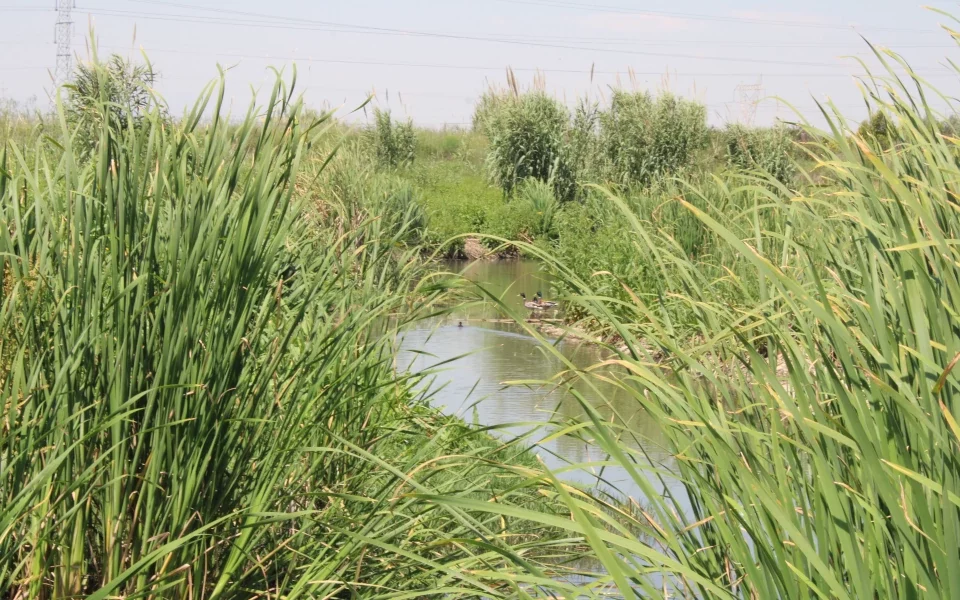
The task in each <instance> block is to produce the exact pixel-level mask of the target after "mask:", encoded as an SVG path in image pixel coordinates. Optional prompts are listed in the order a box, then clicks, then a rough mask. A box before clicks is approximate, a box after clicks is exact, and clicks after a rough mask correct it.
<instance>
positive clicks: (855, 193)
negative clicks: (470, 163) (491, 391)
mask: <svg viewBox="0 0 960 600" xmlns="http://www.w3.org/2000/svg"><path fill="white" fill-rule="evenodd" d="M877 58H878V60H880V61H881V62H882V63H883V64H884V66H885V67H886V69H887V71H886V74H885V76H884V77H883V78H879V77H872V76H871V77H869V78H868V79H867V83H868V86H867V88H866V89H867V101H868V102H869V103H870V104H871V105H872V107H873V109H874V110H875V111H878V112H883V113H885V114H886V115H887V118H888V119H889V120H890V121H891V122H895V123H897V124H898V127H897V130H898V136H899V137H900V140H901V143H898V145H897V146H896V147H895V148H877V146H876V145H875V144H874V143H873V140H869V139H863V138H861V137H859V136H857V135H856V133H855V132H851V131H850V130H849V129H848V128H847V126H846V125H845V123H846V121H845V120H844V119H843V118H842V116H841V115H840V114H839V112H837V111H836V110H834V109H833V108H832V107H830V106H824V107H823V114H824V117H825V118H826V121H827V123H828V128H827V130H826V131H819V130H815V129H814V128H813V127H810V126H807V131H808V132H809V133H810V134H811V135H812V136H813V137H814V139H816V140H817V143H816V144H815V145H814V147H811V152H812V158H813V159H814V160H815V161H816V166H817V168H818V170H819V171H820V172H821V173H826V176H827V177H828V179H829V180H831V182H832V185H833V186H834V187H833V188H832V189H833V191H830V190H824V189H821V188H814V187H811V188H809V189H808V191H807V193H803V192H802V191H795V190H790V189H788V188H786V187H784V186H783V185H780V184H779V183H778V182H777V181H776V179H775V178H774V177H770V178H769V179H768V180H765V181H764V180H757V181H756V182H755V183H754V184H750V183H747V184H745V185H742V186H740V187H739V188H738V189H729V190H728V191H727V192H726V193H724V194H720V195H719V196H714V197H713V198H710V197H709V196H707V195H704V196H703V199H704V202H703V203H702V204H695V203H693V202H690V201H688V200H683V201H682V202H683V204H684V206H685V207H686V209H687V210H689V211H690V212H691V213H692V214H693V215H695V216H696V217H697V218H698V219H699V220H700V221H701V222H702V223H703V224H704V226H706V227H707V228H708V229H709V230H710V231H711V232H712V234H714V235H715V236H717V238H718V239H719V241H720V245H721V246H722V247H723V249H722V251H721V252H719V253H718V254H717V256H719V257H721V258H722V257H727V258H723V260H722V261H721V262H720V263H719V264H720V266H725V265H728V264H729V263H728V262H726V261H728V260H729V259H730V258H736V260H738V261H740V262H741V263H742V264H743V265H744V266H743V268H740V269H737V270H734V269H732V268H728V270H727V272H726V273H723V274H721V275H717V274H716V273H715V271H713V270H712V269H710V268H705V267H704V265H703V264H701V263H700V262H698V261H694V260H691V259H690V258H689V257H688V256H686V255H685V254H684V253H682V252H681V251H679V248H677V247H675V246H672V245H670V244H663V243H662V241H663V238H662V237H661V236H659V235H658V232H657V231H656V230H655V229H653V228H651V227H650V225H649V223H648V222H645V221H642V220H640V219H639V218H637V216H636V214H635V213H634V211H632V210H631V208H630V206H629V205H628V204H627V203H626V202H624V201H622V200H620V199H618V198H616V197H612V196H611V202H612V203H613V204H615V205H616V206H618V207H619V209H620V211H621V214H622V215H623V218H624V219H625V220H626V221H627V222H628V223H629V224H630V231H631V235H632V239H633V242H634V244H635V246H636V248H637V253H636V257H637V260H638V261H644V262H646V263H648V264H650V265H652V267H653V268H655V269H659V270H662V271H663V272H664V273H669V274H670V276H671V278H672V279H674V280H675V285H674V286H673V287H672V288H670V289H671V290H672V291H670V292H669V294H667V293H665V292H666V288H661V293H660V294H659V295H657V296H654V297H653V298H650V297H644V296H640V295H636V294H634V295H631V296H630V299H629V300H623V299H620V298H610V297H608V296H605V295H602V294H598V293H597V292H596V291H595V290H596V280H602V279H604V278H606V277H609V274H604V273H597V274H596V275H595V276H594V277H591V278H587V277H578V276H577V273H575V272H573V271H571V270H570V269H568V268H567V267H566V266H565V265H564V264H563V263H561V262H559V261H556V260H555V259H553V257H551V256H549V255H547V254H545V253H544V254H542V256H543V258H544V259H545V260H547V261H548V262H549V263H550V266H551V267H552V268H553V269H555V270H556V271H558V272H559V273H560V274H561V276H563V277H564V278H565V281H566V284H567V286H569V290H570V291H569V292H568V294H567V298H566V301H567V302H568V303H570V304H577V305H579V306H581V307H582V308H583V309H584V310H585V311H587V312H589V313H590V314H592V315H593V316H594V317H595V318H597V319H598V320H600V321H602V322H604V323H606V324H607V325H608V326H609V327H610V328H611V329H613V330H615V331H616V332H617V334H618V335H619V338H620V339H621V340H622V342H623V347H621V348H618V347H615V346H611V348H610V350H611V351H612V352H613V356H612V357H611V359H610V360H608V361H606V362H605V363H604V364H602V365H598V366H597V367H595V368H594V369H593V370H588V371H587V372H583V371H578V370H576V369H574V367H573V365H569V367H570V370H569V371H568V372H567V373H564V374H563V375H562V376H560V377H561V381H564V380H566V379H569V378H573V377H579V378H582V379H583V380H585V381H586V382H587V383H589V382H590V381H591V379H592V377H593V376H594V375H593V373H601V372H602V373H603V376H604V377H605V378H606V379H608V380H609V379H611V378H613V379H614V380H615V381H617V382H618V383H619V385H620V386H621V387H622V389H623V390H624V392H625V393H627V394H631V395H632V396H633V398H635V400H636V403H637V407H638V409H642V410H644V411H647V412H648V413H649V414H650V415H651V416H652V417H654V418H656V419H657V420H658V422H659V423H660V424H661V425H662V427H663V429H664V432H665V435H666V436H667V439H668V440H669V448H670V450H671V452H672V453H673V454H674V456H675V457H676V465H677V467H676V468H675V469H674V470H668V469H666V468H665V467H662V466H660V465H650V463H649V461H648V460H647V459H646V457H645V456H643V455H642V454H640V453H639V452H636V451H633V450H631V449H630V446H628V445H625V444H623V443H621V439H622V436H624V435H627V432H625V431H622V430H620V429H619V428H618V427H617V426H616V425H614V424H610V423H607V422H605V421H604V420H603V419H602V418H601V417H600V415H599V414H598V412H597V411H596V410H595V409H594V408H593V405H592V404H591V402H588V401H587V398H584V397H583V396H580V398H581V404H582V406H583V410H584V411H585V412H586V414H588V415H589V416H590V418H589V419H587V420H586V421H585V422H583V423H572V424H570V425H569V428H568V429H566V430H564V431H565V432H571V433H572V432H574V431H576V432H578V434H579V435H582V436H587V437H589V438H592V439H593V440H594V441H595V443H596V444H597V445H598V446H599V447H600V448H602V449H603V450H604V451H605V452H606V453H607V455H608V456H609V460H608V461H607V463H608V464H610V465H611V466H617V467H619V468H622V469H625V470H626V472H627V473H629V474H630V476H631V480H632V482H633V484H634V485H635V486H636V487H637V488H638V489H640V490H641V492H642V493H643V495H644V497H645V500H646V502H647V503H649V507H648V508H647V510H646V511H644V512H642V513H640V514H635V513H634V514H629V515H623V517H624V518H625V519H626V522H622V521H617V520H612V519H611V518H610V517H609V515H607V514H604V513H601V512H599V511H597V510H596V509H595V508H594V505H593V504H591V502H590V501H589V500H586V499H584V498H582V497H581V496H579V495H578V494H577V493H576V491H575V490H573V489H571V488H570V487H569V486H566V485H564V484H562V483H561V482H559V481H556V485H555V487H556V490H557V493H558V494H559V495H560V496H561V497H562V498H563V499H564V500H565V501H566V502H567V504H568V506H569V507H570V509H571V512H572V514H573V519H572V521H571V522H567V523H562V524H561V523H556V525H557V526H558V527H565V528H566V529H567V530H568V531H570V532H571V534H576V535H582V536H584V537H585V539H587V540H588V541H589V543H590V546H591V548H592V552H593V554H594V556H596V557H597V559H598V560H599V561H600V562H601V563H602V565H603V569H602V570H598V572H597V573H595V575H594V577H592V578H590V579H589V580H588V581H587V582H586V583H585V584H583V585H582V586H581V587H580V588H579V589H578V590H577V593H576V594H575V595H574V596H573V597H608V595H610V594H614V595H616V596H617V597H623V598H637V597H662V598H667V597H671V598H676V597H684V598H703V597H710V598H798V599H799V598H813V597H818V598H851V599H853V598H921V597H922V598H928V597H930V598H954V597H957V595H958V594H960V570H958V568H960V564H958V562H960V554H958V552H957V540H958V539H960V537H958V533H960V463H958V462H957V460H956V456H957V453H958V451H960V426H958V424H957V423H958V415H960V408H958V400H957V397H958V394H960V379H958V375H957V372H956V370H955V367H956V365H957V363H958V362H960V360H958V357H960V334H958V328H957V326H956V321H957V317H958V315H957V311H956V309H955V307H956V306H957V301H958V298H960V296H958V294H960V266H958V265H960V260H958V259H960V256H958V252H957V244H956V240H957V239H958V235H960V218H958V211H957V202H956V198H957V191H958V190H957V189H956V188H957V181H958V179H957V156H958V155H960V154H958V148H957V142H956V140H955V139H953V138H950V137H945V136H944V135H942V132H941V130H940V125H939V123H940V119H938V117H937V114H936V111H935V110H933V107H932V105H931V103H930V101H929V98H933V97H936V96H937V93H936V91H935V90H932V89H930V88H929V87H928V86H927V85H926V84H925V83H924V82H923V81H921V80H919V79H918V78H916V77H913V76H910V75H908V76H907V77H906V78H902V77H901V76H899V75H898V73H901V72H904V71H906V72H907V73H908V74H909V73H912V71H910V70H909V67H908V66H907V65H906V64H905V63H904V62H902V61H901V60H900V59H899V58H898V57H897V56H896V55H893V54H890V53H885V52H879V51H878V52H877ZM736 195H744V196H745V197H748V198H751V197H752V198H753V200H754V203H753V206H754V208H753V209H751V210H747V211H746V212H744V213H739V212H735V213H734V214H733V215H731V214H730V213H728V212H725V211H724V210H723V208H724V204H723V203H724V202H732V200H733V197H734V196H736ZM764 211H771V212H773V213H775V215H776V217H777V218H775V219H773V221H772V222H773V223H780V224H782V227H780V228H779V229H770V228H767V227H766V226H765V223H764V219H763V216H762V214H763V212H764ZM744 218H746V219H747V222H748V223H749V224H750V225H752V227H746V228H745V227H742V226H741V224H742V221H743V219H744ZM751 229H752V231H751ZM530 251H531V252H535V251H536V250H535V249H534V248H530ZM720 279H722V280H724V281H725V282H726V285H731V286H733V287H734V288H736V289H738V290H739V291H740V293H741V299H742V300H743V301H742V302H736V303H731V302H727V301H725V299H724V298H717V297H715V296H714V295H713V292H714V290H715V287H713V285H712V284H713V283H715V282H716V281H718V280H720ZM669 302H675V303H681V304H685V305H687V306H688V307H689V310H690V313H691V314H692V315H694V316H695V318H696V324H697V327H698V328H699V335H696V336H691V335H690V332H689V331H683V330H680V329H678V328H676V327H675V323H674V322H673V321H672V319H671V317H672V316H673V315H674V314H675V313H674V312H673V311H670V310H666V308H667V306H668V303H669ZM625 305H629V306H625ZM625 314H628V315H629V314H632V315H635V316H636V317H637V318H636V319H625V318H624V315H625ZM534 333H535V332H534ZM547 347H548V348H552V346H547ZM654 350H656V352H654ZM561 358H562V357H561ZM611 369H616V370H619V372H620V375H619V376H617V377H613V376H611V375H610V370H611ZM597 395H598V396H599V392H597ZM593 400H594V401H595V400H596V399H595V398H594V399H593ZM666 480H674V481H676V482H679V484H680V485H681V486H682V489H683V492H682V493H679V494H678V493H675V492H673V493H671V492H669V491H667V492H664V489H665V488H666V489H670V488H669V487H667V486H663V485H660V483H662V482H664V481H666ZM439 501H440V502H443V500H439ZM456 505H457V506H460V507H470V508H474V509H477V510H480V509H481V507H480V506H479V504H478V503H472V502H471V503H466V502H463V501H460V502H457V503H456ZM490 510H491V511H495V510H496V509H494V508H490ZM533 513H534V511H525V510H523V509H518V510H514V511H513V512H512V513H511V514H513V515H515V516H517V517H518V518H526V519H530V520H535V519H537V518H538V516H537V515H536V514H533ZM539 519H540V522H542V523H547V522H550V518H549V517H545V516H541V517H539ZM627 523H629V524H630V526H628V525H627ZM637 532H642V535H638V534H637ZM538 583H539V585H541V586H542V587H543V588H544V589H551V583H550V582H549V581H547V580H539V582H538Z"/></svg>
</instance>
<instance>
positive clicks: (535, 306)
mask: <svg viewBox="0 0 960 600" xmlns="http://www.w3.org/2000/svg"><path fill="white" fill-rule="evenodd" d="M520 297H521V298H523V305H524V306H525V307H526V308H529V309H530V310H543V309H544V308H546V307H545V306H542V305H541V304H540V303H539V302H537V301H536V299H533V300H527V295H526V294H524V293H521V294H520Z"/></svg>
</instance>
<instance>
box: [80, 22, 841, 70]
mask: <svg viewBox="0 0 960 600" xmlns="http://www.w3.org/2000/svg"><path fill="white" fill-rule="evenodd" d="M209 10H216V9H209ZM81 12H84V13H85V14H89V15H101V16H114V17H127V18H131V17H136V18H143V19H152V20H161V21H173V22H178V23H202V24H206V25H222V26H249V27H257V28H261V29H263V28H269V29H287V30H305V31H317V30H320V31H324V30H326V31H329V29H318V28H317V27H316V25H322V26H325V27H336V28H343V29H344V30H343V31H339V32H340V33H366V34H373V35H380V34H390V35H409V36H417V37H428V38H438V39H451V40H462V41H479V42H492V43H501V44H510V45H519V46H528V47H539V48H551V49H565V50H580V51H590V52H605V53H613V54H625V55H632V56H652V57H660V58H672V59H692V60H706V61H720V62H743V63H752V64H768V65H787V66H803V67H826V68H839V67H843V66H844V65H838V64H832V63H822V62H812V61H785V60H772V59H759V58H752V57H729V56H716V55H707V56H701V55H692V54H675V53H666V52H649V51H639V50H619V49H611V48H586V47H583V46H571V45H566V44H553V43H543V42H529V41H521V40H511V39H503V38H488V37H481V36H467V35H457V34H447V33H436V32H426V31H417V30H405V29H393V28H386V27H368V26H364V25H354V24H350V23H336V22H329V21H309V20H304V19H300V22H301V23H304V24H302V25H294V24H284V23H262V22H259V21H250V20H239V19H229V20H225V19H218V18H214V17H204V16H196V15H183V14H169V13H141V12H137V11H125V10H116V9H89V8H87V9H85V10H84V11H81ZM218 12H223V11H218ZM271 18H281V19H286V17H271ZM311 23H313V25H310V24H311Z"/></svg>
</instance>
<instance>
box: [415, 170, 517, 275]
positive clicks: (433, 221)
mask: <svg viewBox="0 0 960 600" xmlns="http://www.w3.org/2000/svg"><path fill="white" fill-rule="evenodd" d="M419 188H420V190H421V192H420V194H419V198H420V200H419V201H420V202H421V205H422V206H423V209H424V213H425V215H426V219H427V231H426V234H425V243H426V244H427V245H428V246H430V247H434V248H438V249H440V250H441V252H442V254H443V255H445V256H453V257H459V256H462V254H463V246H464V238H463V237H462V236H464V235H467V234H477V233H479V234H489V235H495V236H498V237H503V238H506V239H511V240H515V239H523V238H525V237H527V236H528V234H529V232H530V231H531V230H532V229H533V221H534V219H535V216H534V215H533V213H532V212H531V211H530V210H529V207H528V205H527V204H525V203H522V202H517V201H508V200H507V199H505V198H504V197H503V194H502V193H501V191H500V190H498V189H497V188H494V187H491V186H490V185H489V184H488V182H487V180H486V178H485V177H484V176H483V175H482V174H481V173H478V172H475V171H473V170H472V169H470V168H469V167H467V166H465V165H463V164H460V163H456V162H452V163H451V162H444V163H440V164H436V165H433V166H432V167H431V168H430V169H429V170H428V172H427V175H426V177H425V179H423V180H422V181H420V182H419ZM458 236H459V237H458ZM455 237H456V238H458V239H455V240H454V239H453V238H455ZM491 244H493V242H491Z"/></svg>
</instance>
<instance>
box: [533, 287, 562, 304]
mask: <svg viewBox="0 0 960 600" xmlns="http://www.w3.org/2000/svg"><path fill="white" fill-rule="evenodd" d="M537 304H539V305H540V307H541V308H556V307H557V306H559V305H560V303H559V302H554V301H553V300H544V299H543V293H542V292H540V291H538V292H537Z"/></svg>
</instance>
